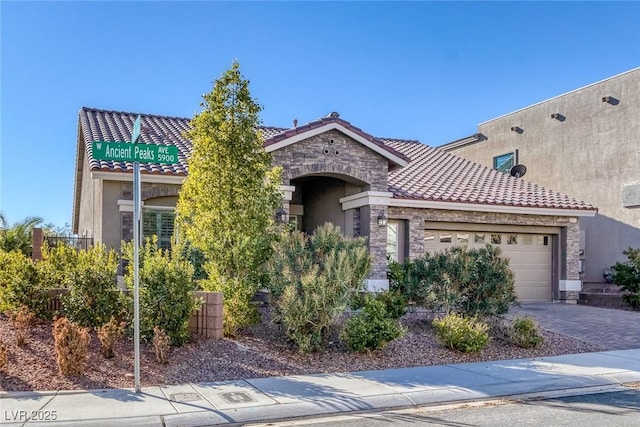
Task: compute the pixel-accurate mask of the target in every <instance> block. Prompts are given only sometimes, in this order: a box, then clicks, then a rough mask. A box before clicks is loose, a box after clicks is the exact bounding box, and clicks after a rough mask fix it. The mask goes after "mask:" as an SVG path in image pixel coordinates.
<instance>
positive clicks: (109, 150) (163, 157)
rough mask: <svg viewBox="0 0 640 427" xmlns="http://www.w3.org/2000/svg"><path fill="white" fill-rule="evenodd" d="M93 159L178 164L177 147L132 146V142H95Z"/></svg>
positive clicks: (92, 146)
mask: <svg viewBox="0 0 640 427" xmlns="http://www.w3.org/2000/svg"><path fill="white" fill-rule="evenodd" d="M91 148H92V151H93V158H94V159H96V160H112V161H116V162H140V163H178V162H179V160H178V147H176V146H175V145H157V144H132V143H130V142H110V141H93V142H92V143H91Z"/></svg>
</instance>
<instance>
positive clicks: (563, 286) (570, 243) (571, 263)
mask: <svg viewBox="0 0 640 427" xmlns="http://www.w3.org/2000/svg"><path fill="white" fill-rule="evenodd" d="M563 233H564V234H565V236H564V237H565V238H566V247H565V248H564V250H565V251H566V252H565V259H566V261H565V265H564V270H565V277H562V276H561V277H560V287H559V294H560V295H559V298H560V301H562V302H567V303H571V304H575V303H576V302H577V301H578V298H579V297H580V291H581V290H582V280H580V267H579V265H580V223H579V222H578V220H577V219H576V221H575V222H569V223H567V224H566V226H565V227H564V230H563ZM560 246H561V247H560V250H563V248H562V244H560Z"/></svg>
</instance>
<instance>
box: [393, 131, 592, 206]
mask: <svg viewBox="0 0 640 427" xmlns="http://www.w3.org/2000/svg"><path fill="white" fill-rule="evenodd" d="M385 143H387V144H389V146H391V147H393V148H394V149H396V150H398V151H399V152H401V153H404V154H405V155H407V156H408V157H410V158H411V163H409V164H408V165H407V166H406V167H404V168H402V169H399V170H396V171H393V172H390V173H389V191H391V192H392V193H393V195H394V198H402V199H414V200H430V201H441V202H457V203H470V204H490V205H499V206H518V207H541V208H555V209H581V210H595V208H594V207H593V206H591V205H589V204H587V203H585V202H582V201H580V200H577V199H574V198H572V197H569V196H566V195H564V194H561V193H558V192H555V191H552V190H549V189H547V188H544V187H540V186H538V185H536V184H533V183H531V182H528V181H525V180H523V179H518V178H514V177H512V176H510V175H507V174H504V173H502V172H498V171H495V170H492V169H489V168H487V167H485V166H482V165H479V164H477V163H473V162H471V161H469V160H466V159H463V158H461V157H458V156H455V155H453V154H450V153H448V152H445V151H442V150H440V149H438V148H432V147H429V146H427V145H424V144H421V143H419V142H416V141H402V140H389V139H386V140H385Z"/></svg>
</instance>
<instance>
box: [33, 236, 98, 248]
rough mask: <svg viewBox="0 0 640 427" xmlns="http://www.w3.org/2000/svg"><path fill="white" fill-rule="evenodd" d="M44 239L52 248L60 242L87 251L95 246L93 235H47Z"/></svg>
mask: <svg viewBox="0 0 640 427" xmlns="http://www.w3.org/2000/svg"><path fill="white" fill-rule="evenodd" d="M44 240H45V242H47V245H48V246H49V247H50V248H53V247H56V246H58V245H60V244H66V245H69V246H73V247H74V248H76V249H77V250H79V251H83V250H84V251H86V250H87V249H90V248H92V247H93V238H92V237H73V236H45V238H44Z"/></svg>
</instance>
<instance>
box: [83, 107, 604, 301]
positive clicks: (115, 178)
mask: <svg viewBox="0 0 640 427" xmlns="http://www.w3.org/2000/svg"><path fill="white" fill-rule="evenodd" d="M135 117H136V115H135V114H132V113H124V112H116V111H104V110H96V109H90V108H83V109H81V110H80V113H79V122H78V145H77V164H76V183H75V197H74V211H73V231H74V232H75V233H78V234H80V235H87V236H91V237H93V238H94V239H95V240H96V241H97V242H104V243H106V244H107V245H109V246H111V247H114V248H119V245H120V241H121V240H130V239H131V238H132V235H133V229H132V227H133V221H132V217H133V214H132V164H131V163H126V162H112V161H98V160H96V159H94V158H92V153H91V142H92V141H94V140H95V141H127V140H130V137H131V128H132V124H133V121H134V119H135ZM142 125H143V126H142V138H141V142H144V143H157V144H174V145H176V146H177V147H178V150H179V153H180V156H179V158H180V162H179V163H178V164H176V165H161V164H143V165H142V200H143V224H142V228H143V234H145V235H148V234H157V235H159V237H160V244H161V245H168V244H169V238H170V236H171V232H172V231H173V211H174V208H175V205H176V201H177V197H178V193H179V191H180V185H181V183H182V181H183V180H184V178H185V176H186V174H187V158H188V156H189V153H190V150H191V143H190V141H188V140H186V139H184V137H183V136H182V135H183V134H184V131H185V130H187V128H188V126H189V120H188V119H185V118H176V117H164V116H154V115H143V116H142ZM260 131H261V132H262V135H263V137H264V139H265V141H264V145H263V146H264V148H265V150H267V151H268V152H270V153H271V154H272V156H273V162H274V164H277V165H281V166H282V167H283V183H282V187H281V189H282V192H283V207H284V209H285V211H286V212H287V213H288V215H289V217H290V218H291V219H295V220H296V223H297V224H298V225H299V227H300V228H301V229H303V230H304V231H307V232H311V231H313V229H314V228H315V227H316V226H317V225H320V224H322V223H324V222H326V221H331V222H333V223H335V224H337V225H339V226H340V228H341V229H342V230H343V232H344V233H345V235H348V236H366V237H367V238H368V244H369V250H370V252H371V254H372V257H373V270H372V273H371V275H370V277H369V279H368V281H367V282H368V286H369V288H371V289H374V288H386V287H387V286H388V280H387V275H386V274H387V272H386V270H387V258H392V259H398V260H402V259H405V258H407V257H410V258H414V257H419V256H421V255H423V254H424V253H425V252H426V251H436V250H440V249H444V248H446V247H449V246H452V245H468V246H482V245H485V244H487V243H491V244H495V245H499V246H500V247H501V248H502V249H503V251H504V253H505V254H506V255H507V256H508V257H509V258H510V259H511V265H512V268H513V269H514V271H515V274H516V290H517V293H518V295H519V297H520V299H521V300H523V301H550V300H557V299H569V300H575V299H576V298H577V292H576V291H577V290H579V289H580V285H581V282H580V280H579V276H578V256H579V255H578V250H579V247H578V246H579V245H578V242H579V219H580V218H581V217H590V216H593V215H595V213H596V209H595V208H594V207H593V206H591V205H589V204H586V203H584V202H582V201H579V200H576V199H573V198H571V197H569V196H566V195H563V194H560V193H557V192H555V191H551V190H548V189H545V188H542V187H539V186H537V185H535V184H531V183H529V182H526V181H523V180H520V179H516V178H513V177H511V176H508V175H505V174H503V173H500V172H497V171H494V170H491V169H490V168H486V167H483V166H480V165H478V164H474V163H472V162H470V161H468V160H464V159H463V158H461V157H457V156H454V155H452V154H449V153H446V152H444V151H442V150H438V149H434V148H431V147H428V146H426V145H424V144H421V143H420V142H418V141H408V140H399V139H388V138H376V137H374V136H372V135H370V134H368V133H366V132H364V131H362V130H361V129H359V128H356V127H354V126H353V125H351V124H350V123H349V122H347V121H345V120H343V119H341V118H340V117H339V115H338V114H337V113H332V114H330V115H329V116H327V117H323V118H321V119H319V120H316V121H313V122H310V123H307V124H305V125H301V126H294V127H293V128H290V129H286V128H275V127H261V128H260Z"/></svg>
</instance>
